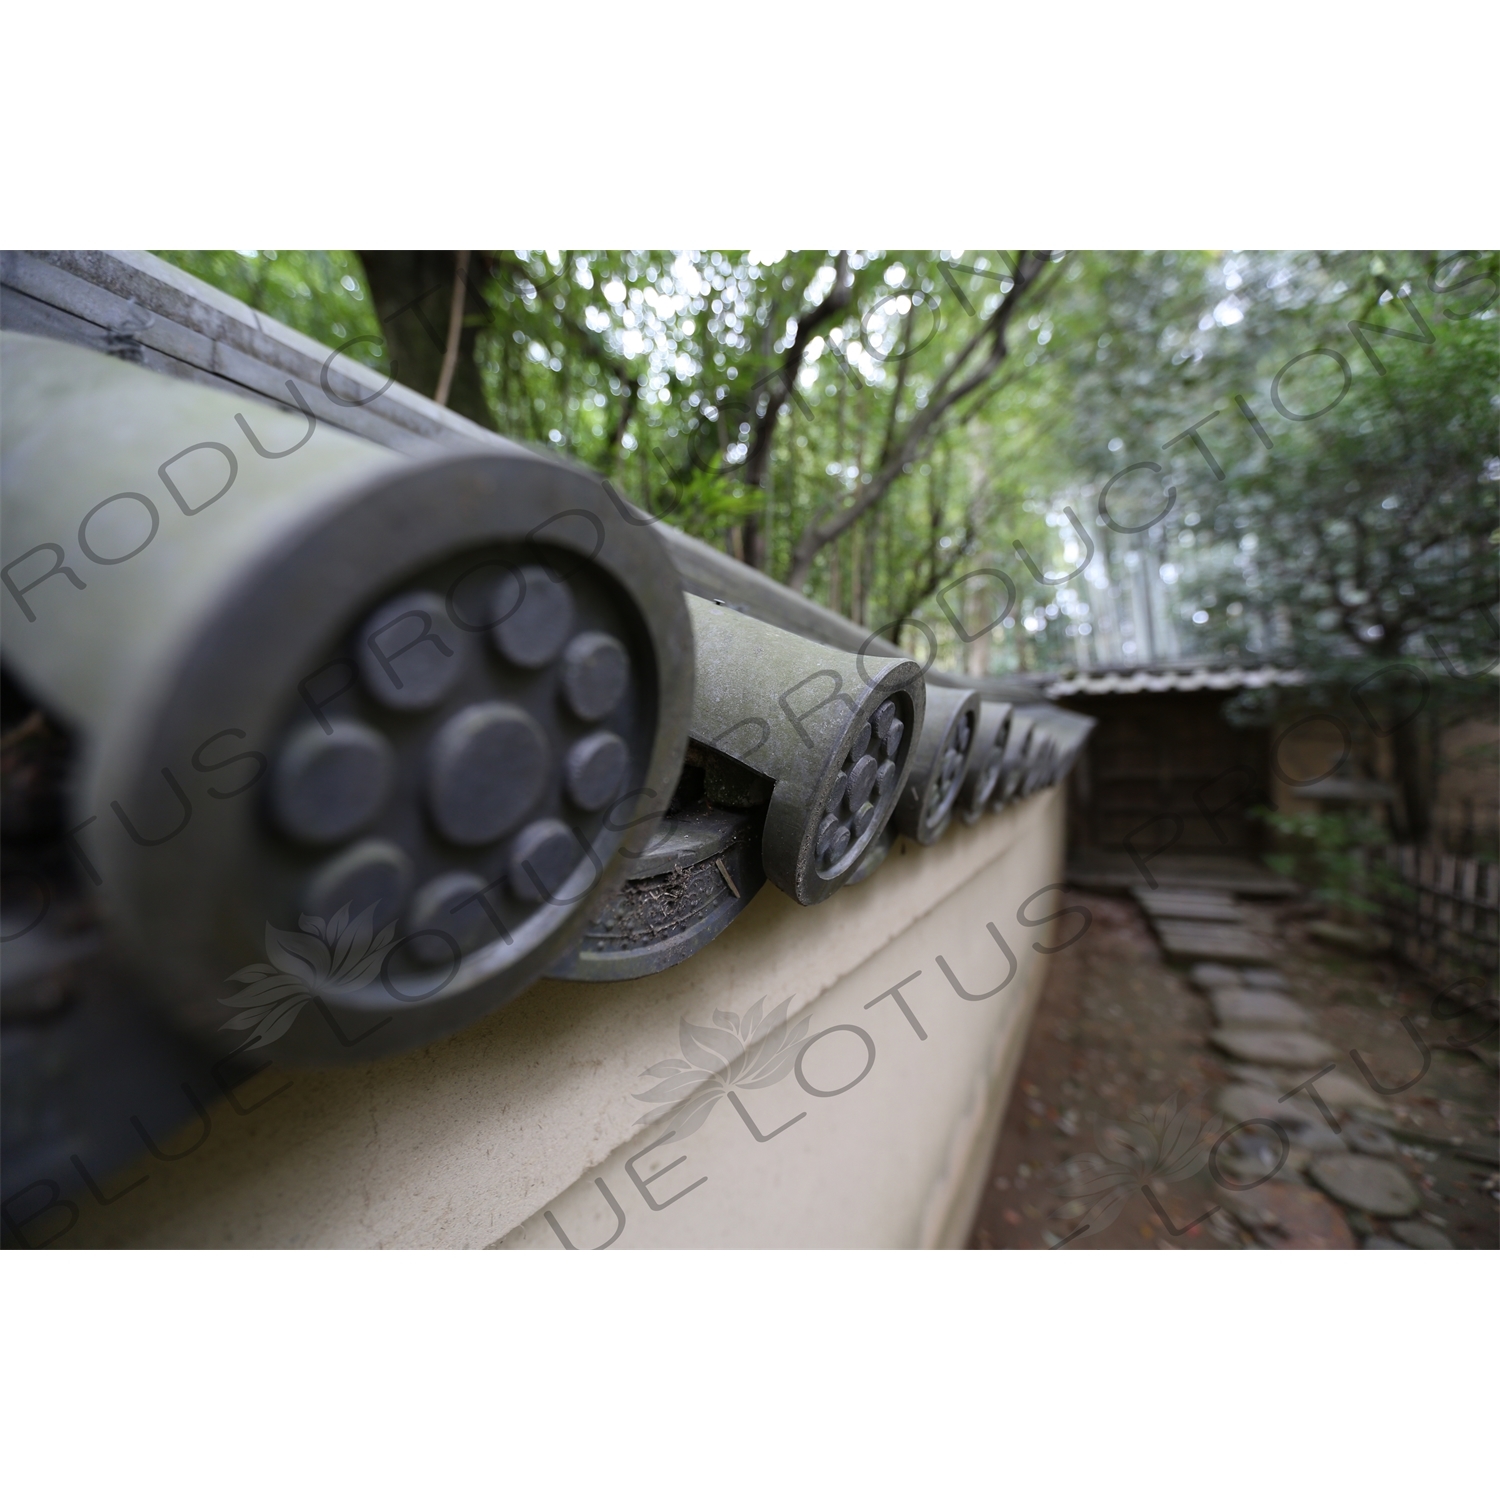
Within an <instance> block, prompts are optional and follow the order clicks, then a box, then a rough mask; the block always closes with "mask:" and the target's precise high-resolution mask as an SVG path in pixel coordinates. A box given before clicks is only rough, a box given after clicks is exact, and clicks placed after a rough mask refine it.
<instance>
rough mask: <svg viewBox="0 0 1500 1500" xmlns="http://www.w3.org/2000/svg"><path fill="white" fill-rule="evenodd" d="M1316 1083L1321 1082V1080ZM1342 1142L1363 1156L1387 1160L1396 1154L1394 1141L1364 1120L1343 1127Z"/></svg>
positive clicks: (1354, 1121) (1376, 1126)
mask: <svg viewBox="0 0 1500 1500" xmlns="http://www.w3.org/2000/svg"><path fill="white" fill-rule="evenodd" d="M1318 1081H1319V1082H1320V1083H1321V1082H1322V1080H1321V1079H1319V1080H1318ZM1344 1140H1345V1141H1346V1142H1347V1143H1348V1146H1349V1149H1350V1150H1351V1151H1358V1152H1360V1153H1361V1154H1362V1155H1364V1156H1384V1157H1386V1158H1388V1159H1389V1158H1391V1157H1394V1156H1395V1154H1396V1143H1395V1141H1394V1140H1392V1139H1391V1137H1390V1136H1388V1135H1387V1134H1386V1133H1385V1131H1383V1130H1382V1129H1381V1128H1380V1127H1379V1126H1378V1125H1371V1124H1368V1123H1367V1122H1366V1121H1364V1120H1351V1121H1350V1122H1349V1123H1348V1124H1347V1125H1345V1126H1344Z"/></svg>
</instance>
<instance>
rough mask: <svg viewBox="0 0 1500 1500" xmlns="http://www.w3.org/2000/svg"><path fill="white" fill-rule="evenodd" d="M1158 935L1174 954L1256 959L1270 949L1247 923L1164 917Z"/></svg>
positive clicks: (1264, 955) (1182, 956)
mask: <svg viewBox="0 0 1500 1500" xmlns="http://www.w3.org/2000/svg"><path fill="white" fill-rule="evenodd" d="M1154 926H1155V928H1156V936H1157V938H1158V940H1159V941H1160V942H1161V945H1162V947H1163V948H1164V949H1165V950H1166V951H1167V953H1169V954H1170V955H1171V956H1172V957H1173V958H1221V959H1226V958H1227V959H1243V960H1246V961H1253V960H1256V959H1263V958H1269V957H1270V956H1271V954H1270V950H1269V949H1268V948H1267V947H1266V945H1265V944H1264V943H1263V942H1262V941H1261V940H1260V938H1258V937H1257V936H1256V935H1255V934H1254V933H1253V932H1251V931H1250V929H1249V928H1248V927H1242V926H1240V925H1239V924H1238V923H1232V922H1182V921H1169V920H1167V919H1165V918H1163V919H1162V920H1161V921H1158V922H1156V923H1154Z"/></svg>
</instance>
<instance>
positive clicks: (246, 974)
mask: <svg viewBox="0 0 1500 1500" xmlns="http://www.w3.org/2000/svg"><path fill="white" fill-rule="evenodd" d="M280 972H281V971H280V970H279V969H273V968H272V967H271V965H270V964H248V965H247V966H246V967H245V968H243V969H237V970H236V971H235V972H234V973H233V974H231V975H230V976H229V978H228V979H226V980H225V981H224V983H225V984H248V983H249V982H250V981H251V980H252V979H265V978H267V977H269V976H270V975H272V974H279V973H280Z"/></svg>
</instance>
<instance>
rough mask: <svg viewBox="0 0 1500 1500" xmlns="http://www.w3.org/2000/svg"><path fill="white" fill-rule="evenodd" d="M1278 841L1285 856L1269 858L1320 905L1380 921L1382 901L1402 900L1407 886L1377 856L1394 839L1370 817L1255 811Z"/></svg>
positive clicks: (1274, 865)
mask: <svg viewBox="0 0 1500 1500" xmlns="http://www.w3.org/2000/svg"><path fill="white" fill-rule="evenodd" d="M1251 816H1252V817H1256V818H1259V819H1260V820H1261V821H1262V822H1264V823H1265V824H1267V825H1268V826H1269V827H1270V828H1271V829H1272V830H1273V831H1274V832H1275V833H1276V835H1277V836H1278V842H1279V843H1281V845H1282V846H1283V851H1282V852H1281V853H1277V854H1269V855H1267V856H1266V863H1267V864H1268V865H1269V866H1270V867H1271V868H1272V869H1273V870H1275V871H1276V872H1277V874H1279V875H1286V876H1289V877H1290V878H1291V879H1293V880H1296V881H1298V882H1299V883H1301V884H1302V885H1305V886H1306V887H1307V888H1308V889H1309V890H1310V891H1311V892H1312V893H1313V895H1314V896H1316V897H1317V899H1318V900H1319V901H1323V902H1326V903H1327V904H1328V905H1329V906H1331V907H1334V908H1335V909H1336V910H1338V911H1342V912H1344V913H1346V914H1347V915H1349V916H1351V917H1354V918H1359V917H1375V916H1379V915H1380V912H1381V910H1382V905H1381V902H1382V898H1383V899H1384V900H1387V901H1394V900H1400V899H1402V897H1403V896H1405V895H1406V894H1408V892H1407V888H1406V886H1405V884H1404V883H1403V882H1402V880H1401V879H1400V877H1399V876H1398V875H1397V874H1396V872H1395V871H1394V870H1392V869H1391V868H1390V867H1389V866H1388V865H1386V864H1385V863H1384V862H1383V861H1381V860H1380V859H1379V858H1378V857H1376V855H1377V851H1379V850H1380V849H1381V848H1383V847H1384V846H1385V845H1386V844H1388V843H1389V842H1390V834H1389V833H1388V832H1387V831H1386V830H1385V829H1384V828H1383V827H1382V826H1381V824H1380V823H1379V821H1378V820H1376V819H1375V818H1373V817H1371V816H1370V815H1369V814H1368V813H1359V812H1352V813H1279V812H1273V811H1272V810H1271V809H1270V808H1265V807H1260V808H1255V809H1254V810H1253V811H1252V813H1251Z"/></svg>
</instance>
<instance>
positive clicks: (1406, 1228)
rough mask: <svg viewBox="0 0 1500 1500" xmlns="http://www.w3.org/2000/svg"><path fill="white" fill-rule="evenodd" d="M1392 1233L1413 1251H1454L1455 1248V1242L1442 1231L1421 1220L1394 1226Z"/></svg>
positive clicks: (1409, 1220) (1411, 1220)
mask: <svg viewBox="0 0 1500 1500" xmlns="http://www.w3.org/2000/svg"><path fill="white" fill-rule="evenodd" d="M1391 1233H1392V1234H1393V1235H1395V1236H1396V1238H1397V1239H1398V1240H1402V1241H1404V1242H1405V1243H1406V1244H1407V1245H1409V1246H1410V1247H1411V1248H1412V1249H1413V1250H1452V1249H1454V1248H1455V1246H1454V1244H1453V1241H1452V1240H1450V1239H1449V1238H1448V1236H1447V1235H1446V1234H1444V1233H1443V1231H1442V1230H1441V1229H1437V1228H1435V1227H1434V1226H1433V1225H1431V1224H1426V1223H1423V1221H1422V1220H1421V1219H1408V1220H1407V1221H1406V1222H1405V1223H1404V1224H1392V1225H1391Z"/></svg>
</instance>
